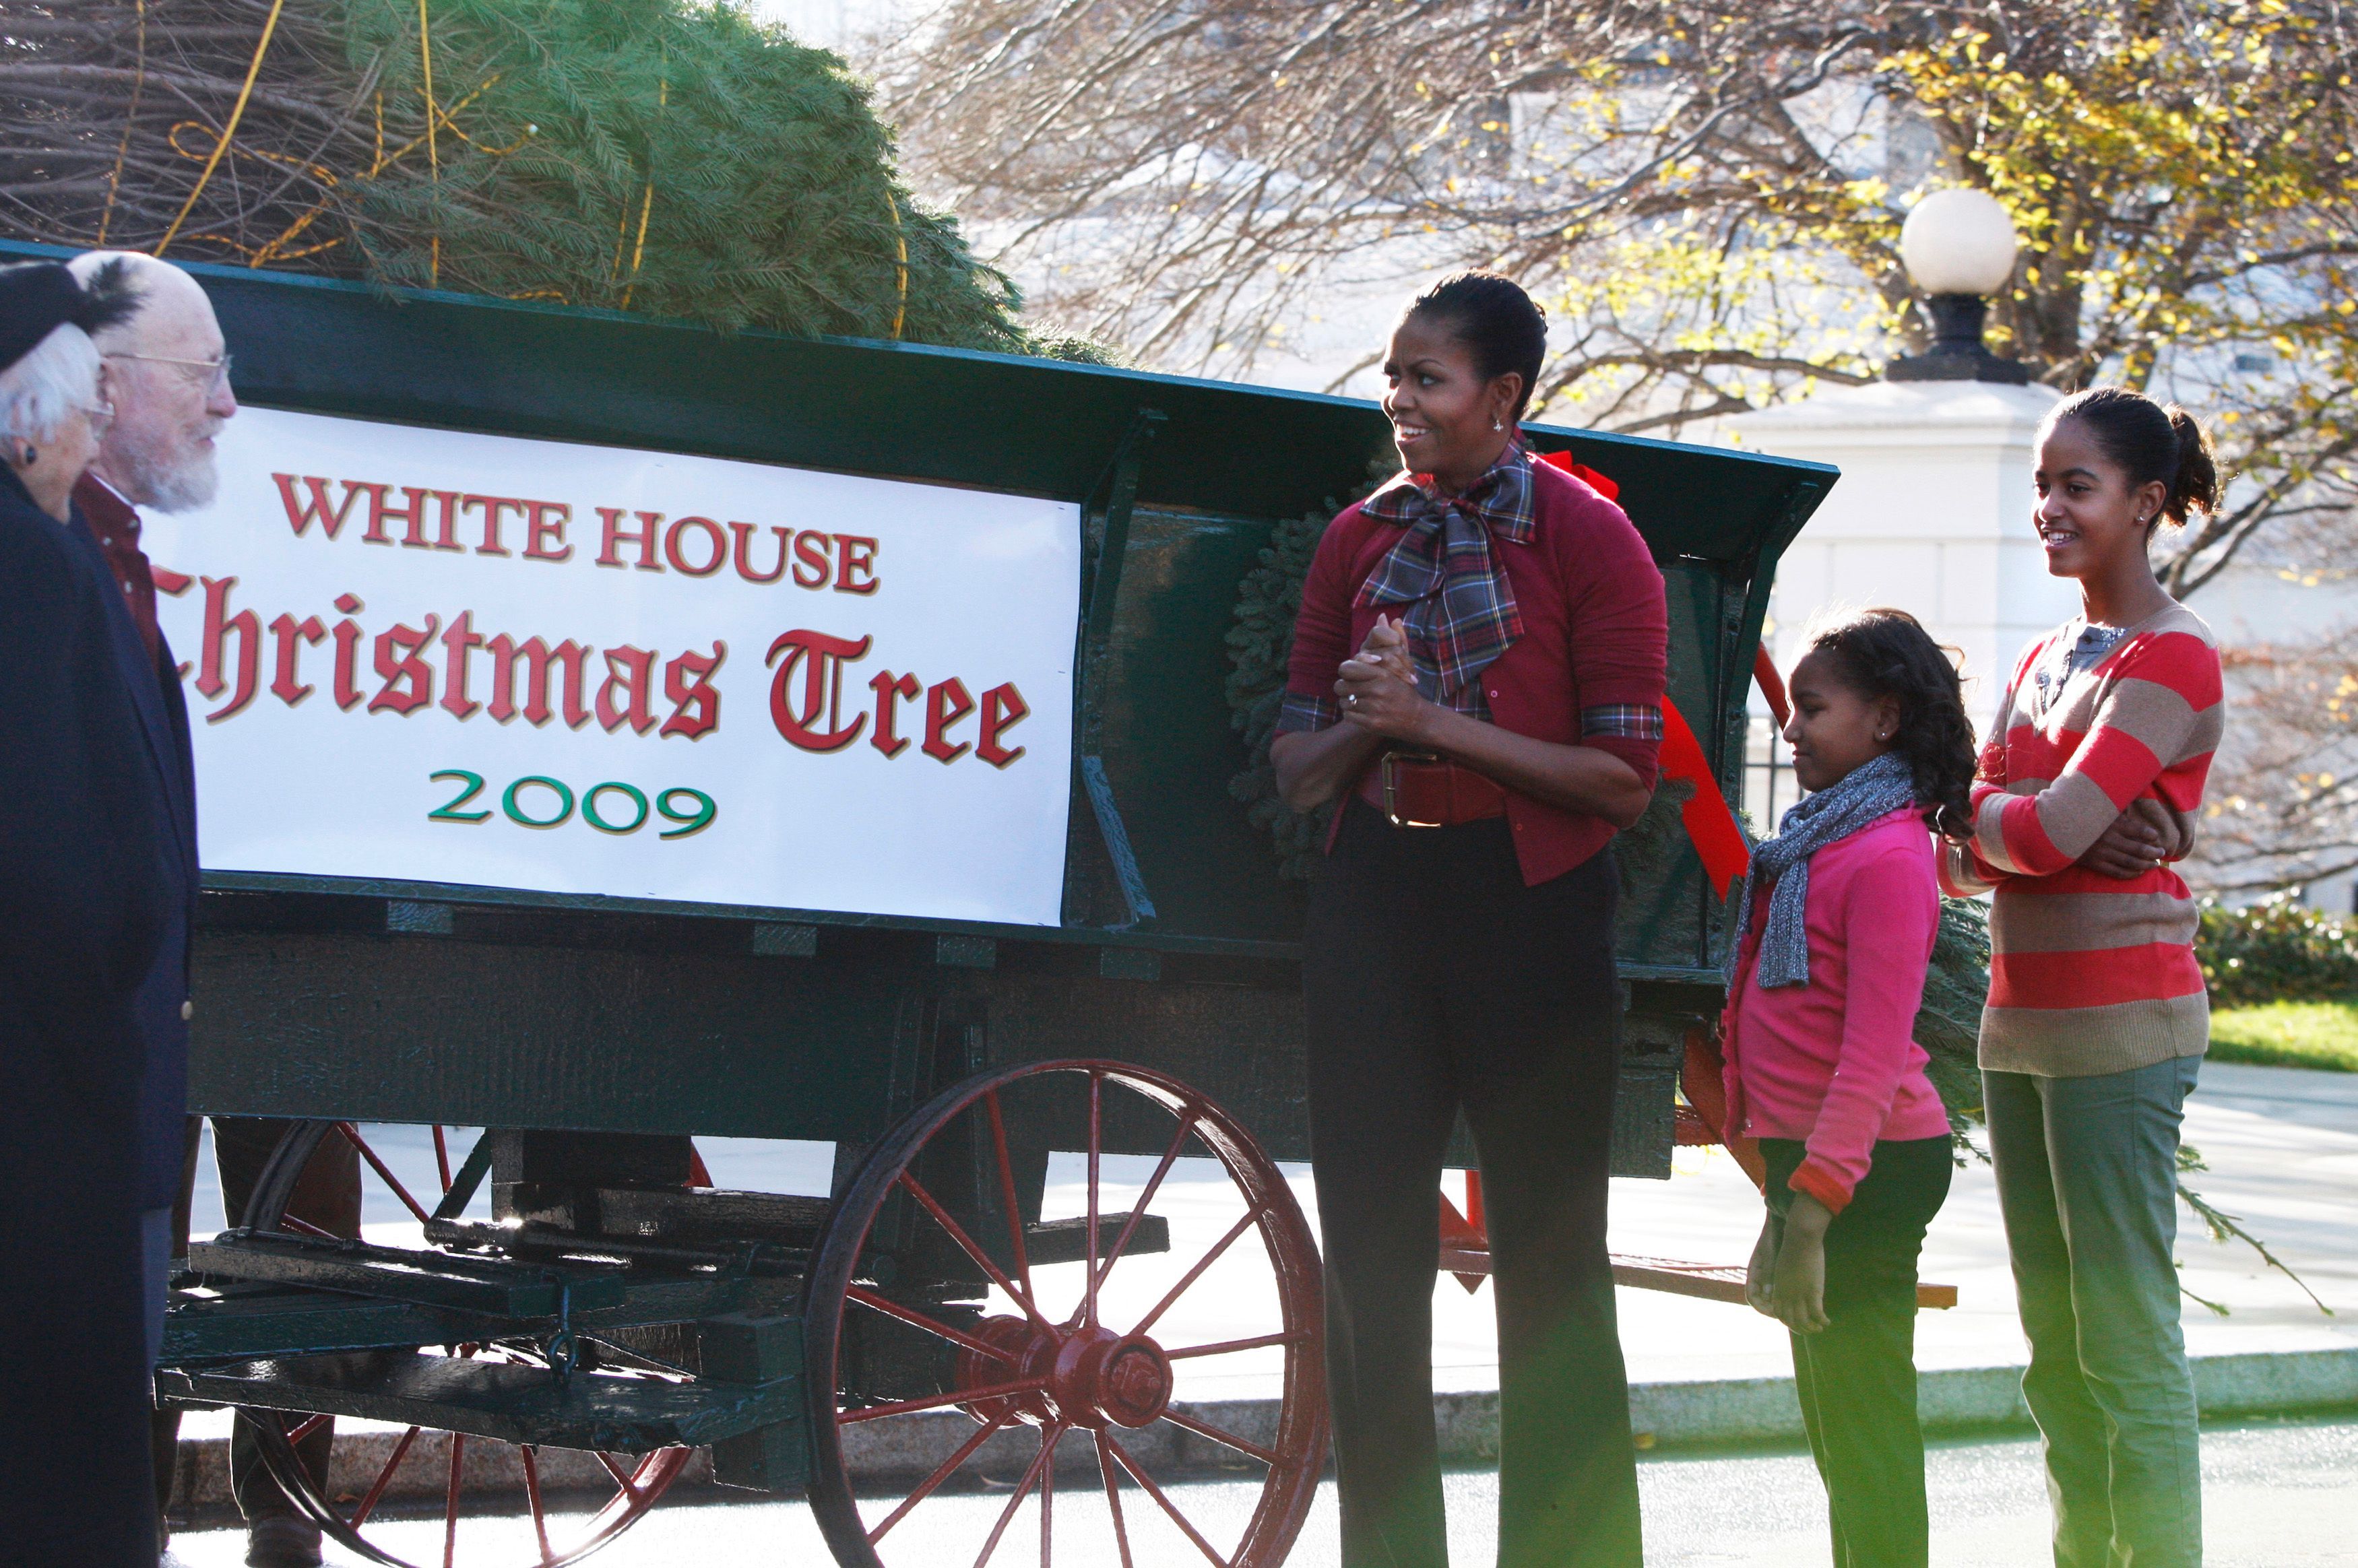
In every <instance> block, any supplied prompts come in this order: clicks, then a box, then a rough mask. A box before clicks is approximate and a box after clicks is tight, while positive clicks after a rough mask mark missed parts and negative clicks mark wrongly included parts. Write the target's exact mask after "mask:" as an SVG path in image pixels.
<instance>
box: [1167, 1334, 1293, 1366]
mask: <svg viewBox="0 0 2358 1568" xmlns="http://www.w3.org/2000/svg"><path fill="white" fill-rule="evenodd" d="M1309 1337H1310V1336H1309V1335H1307V1334H1305V1333H1303V1331H1302V1330H1300V1329H1295V1330H1294V1331H1293V1333H1291V1334H1262V1335H1256V1336H1254V1337H1252V1338H1250V1339H1223V1340H1221V1341H1220V1342H1219V1343H1218V1344H1217V1345H1185V1346H1180V1347H1179V1348H1178V1349H1176V1350H1165V1351H1164V1352H1163V1358H1164V1359H1166V1360H1171V1361H1184V1360H1186V1359H1187V1358H1188V1357H1191V1356H1233V1355H1235V1354H1236V1353H1237V1352H1238V1351H1239V1350H1266V1349H1268V1348H1269V1347H1270V1346H1273V1345H1299V1344H1301V1343H1302V1342H1303V1341H1304V1340H1306V1339H1308V1338H1309Z"/></svg>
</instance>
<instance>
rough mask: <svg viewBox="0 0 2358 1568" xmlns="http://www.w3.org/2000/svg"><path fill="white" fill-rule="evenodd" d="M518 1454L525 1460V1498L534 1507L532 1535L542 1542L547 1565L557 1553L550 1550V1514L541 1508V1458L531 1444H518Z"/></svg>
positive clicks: (544, 1559) (541, 1550) (542, 1554)
mask: <svg viewBox="0 0 2358 1568" xmlns="http://www.w3.org/2000/svg"><path fill="white" fill-rule="evenodd" d="M516 1453H517V1454H521V1455H522V1456H523V1458H524V1497H525V1502H527V1503H529V1504H530V1505H531V1506H532V1533H533V1536H534V1538H535V1540H537V1541H539V1542H540V1560H541V1562H542V1563H547V1562H548V1560H549V1559H550V1558H552V1557H554V1556H556V1555H557V1553H555V1552H551V1551H550V1550H549V1549H548V1513H547V1510H546V1509H543V1508H542V1507H541V1506H540V1456H539V1455H538V1454H535V1453H534V1452H533V1448H532V1444H529V1443H525V1444H518V1445H517V1447H516Z"/></svg>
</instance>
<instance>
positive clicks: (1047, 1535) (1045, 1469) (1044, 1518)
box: [1040, 1427, 1064, 1568]
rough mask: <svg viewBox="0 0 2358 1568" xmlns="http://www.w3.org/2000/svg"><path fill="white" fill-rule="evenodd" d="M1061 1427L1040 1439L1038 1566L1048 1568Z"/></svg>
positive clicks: (1054, 1509) (1051, 1551)
mask: <svg viewBox="0 0 2358 1568" xmlns="http://www.w3.org/2000/svg"><path fill="white" fill-rule="evenodd" d="M1063 1434H1064V1429H1063V1428H1061V1427H1058V1428H1055V1429H1053V1430H1051V1431H1049V1432H1048V1433H1046V1434H1044V1436H1043V1437H1042V1438H1041V1439H1040V1568H1050V1563H1049V1558H1050V1557H1051V1555H1052V1554H1053V1550H1054V1547H1055V1539H1056V1440H1057V1439H1058V1438H1059V1437H1061V1436H1062V1435H1063Z"/></svg>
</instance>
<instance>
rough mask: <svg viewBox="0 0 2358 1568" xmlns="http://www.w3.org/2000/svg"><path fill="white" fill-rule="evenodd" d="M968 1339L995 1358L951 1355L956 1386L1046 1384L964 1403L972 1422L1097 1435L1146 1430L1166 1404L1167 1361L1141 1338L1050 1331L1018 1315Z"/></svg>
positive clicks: (1099, 1330) (992, 1320)
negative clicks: (1070, 1429)
mask: <svg viewBox="0 0 2358 1568" xmlns="http://www.w3.org/2000/svg"><path fill="white" fill-rule="evenodd" d="M973 1335H974V1337H975V1338H977V1339H979V1340H980V1341H981V1342H982V1343H983V1344H985V1345H988V1346H990V1347H991V1348H992V1349H993V1350H996V1351H998V1352H1000V1353H1001V1356H1003V1357H1008V1359H1001V1356H985V1355H983V1354H981V1353H980V1352H979V1351H975V1350H971V1349H969V1350H963V1351H961V1352H960V1353H959V1355H958V1365H957V1386H958V1388H959V1389H960V1390H968V1389H971V1390H984V1389H989V1388H992V1387H994V1386H1001V1385H1004V1384H1007V1383H1010V1382H1013V1381H1018V1380H1021V1381H1027V1382H1028V1381H1038V1382H1042V1383H1044V1384H1045V1385H1046V1386H1045V1387H1044V1388H1043V1389H1041V1390H1038V1391H1036V1392H1031V1393H1023V1394H1001V1395H990V1394H986V1395H984V1396H983V1397H982V1398H980V1399H977V1400H968V1401H966V1404H965V1407H964V1408H965V1410H966V1411H967V1413H968V1415H970V1416H972V1417H973V1418H974V1419H975V1420H976V1421H979V1422H986V1423H988V1422H995V1421H1018V1422H1023V1423H1024V1424H1026V1425H1028V1426H1045V1425H1047V1424H1049V1423H1050V1422H1055V1423H1057V1424H1059V1425H1063V1426H1077V1427H1084V1428H1087V1430H1089V1431H1092V1432H1102V1431H1104V1430H1105V1429H1106V1428H1108V1427H1113V1426H1120V1427H1130V1428H1137V1427H1143V1426H1152V1425H1153V1424H1154V1422H1156V1421H1157V1420H1159V1419H1160V1418H1161V1417H1162V1414H1163V1411H1164V1410H1165V1409H1166V1408H1168V1407H1169V1405H1170V1403H1171V1390H1172V1375H1171V1358H1170V1357H1167V1356H1165V1355H1164V1354H1163V1347H1162V1346H1160V1345H1157V1344H1156V1343H1155V1342H1154V1341H1153V1340H1152V1338H1150V1337H1149V1336H1145V1335H1142V1334H1116V1333H1115V1332H1113V1330H1111V1329H1109V1328H1106V1327H1104V1326H1102V1325H1097V1324H1087V1325H1074V1324H1064V1325H1044V1324H1041V1323H1038V1322H1035V1321H1033V1320H1032V1319H1029V1318H1021V1317H987V1318H984V1319H983V1320H982V1321H981V1322H980V1323H979V1324H977V1325H975V1327H974V1330H973Z"/></svg>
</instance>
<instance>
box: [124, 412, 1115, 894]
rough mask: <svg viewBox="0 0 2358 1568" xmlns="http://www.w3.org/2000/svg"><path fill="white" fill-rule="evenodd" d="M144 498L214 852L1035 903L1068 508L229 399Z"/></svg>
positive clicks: (214, 860)
mask: <svg viewBox="0 0 2358 1568" xmlns="http://www.w3.org/2000/svg"><path fill="white" fill-rule="evenodd" d="M220 461H221V468H222V486H221V494H220V498H219V499H218V500H217V501H216V502H215V503H214V504H213V505H212V506H211V507H210V508H208V509H207V510H205V511H203V512H201V513H191V514H186V515H183V516H178V517H173V516H166V515H162V514H153V513H151V514H148V515H147V518H146V549H147V553H148V556H149V557H150V558H151V559H152V560H153V561H154V562H155V564H156V566H157V579H158V587H159V589H160V590H161V596H160V597H159V600H158V605H159V609H160V613H161V616H162V619H163V623H164V630H165V633H166V634H167V635H168V637H169V638H170V640H171V643H172V646H173V649H174V651H175V653H176V654H177V655H178V657H179V658H180V659H181V660H182V661H184V662H185V665H186V672H185V675H184V677H183V679H184V685H185V687H186V690H187V695H188V698H189V719H190V722H191V725H192V727H193V728H194V730H195V731H196V754H197V775H198V788H199V811H200V818H201V835H202V840H203V857H204V864H205V866H206V868H207V869H208V870H213V871H276V872H299V873H306V874H312V875H319V876H334V877H373V878H394V879H399V880H402V881H421V882H459V883H470V884H475V885H481V886H491V887H503V888H525V889H532V890H535V891H541V892H568V893H608V894H617V895H622V896H628V897H638V898H656V899H679V900H688V901H693V902H698V903H734V904H756V905H763V906H771V907H784V908H795V909H813V910H839V911H846V912H860V913H871V914H903V915H920V916H936V917H946V918H955V919H963V920H985V921H999V922H1011V923H1019V924H1027V925H1054V924H1055V923H1056V921H1057V919H1058V916H1059V903H1060V899H1061V894H1062V890H1063V880H1064V863H1065V820H1066V814H1067V811H1068V808H1069V806H1070V804H1071V801H1070V795H1071V788H1070V785H1071V778H1072V660H1073V644H1074V633H1075V628H1076V618H1077V616H1078V613H1079V594H1080V517H1079V512H1078V509H1077V508H1076V507H1074V506H1071V505H1066V504H1063V503H1055V502H1049V501H1037V500H1028V499H1024V498H1022V497H1018V496H1010V495H997V494H990V493H985V492H977V491H967V490H955V489H949V488H946V487H942V486H936V485H926V484H911V483H903V482H899V481H887V480H875V479H860V478H854V477H851V476H849V475H844V474H833V473H820V472H814V471H810V470H801V469H786V468H772V467H766V466H763V465H761V464H757V463H746V462H728V461H721V460H714V459H708V458H693V457H680V456H676V455H671V454H665V453H658V452H642V451H629V450H623V449H614V448H607V447H588V446H574V445H569V444H566V443H561V442H555V441H531V440H517V439H513V438H504V437H494V436H481V435H470V434H465V433H461V432H458V431H450V430H429V429H419V428H415V427H407V426H396V425H381V424H373V423H368V422H363V421H360V420H352V419H334V418H326V417H321V416H314V415H306V414H288V413H280V412H275V411H271V410H266V409H254V408H249V409H246V410H244V411H243V412H242V413H240V414H239V415H238V416H237V417H236V418H235V419H233V420H232V421H231V422H230V424H229V426H228V427H227V428H226V429H224V430H223V432H222V437H221V441H220Z"/></svg>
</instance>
